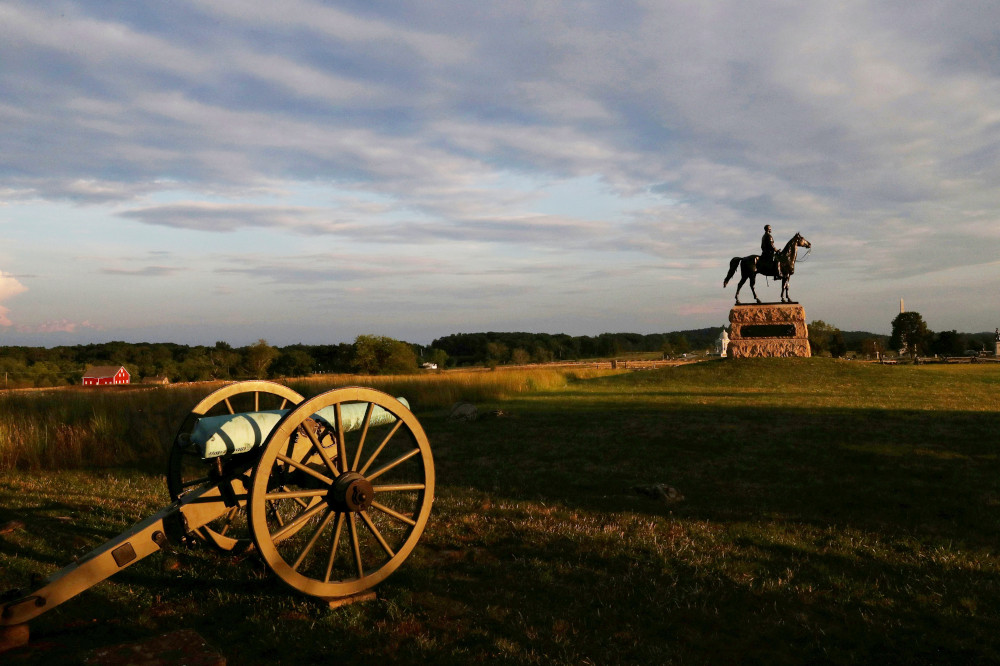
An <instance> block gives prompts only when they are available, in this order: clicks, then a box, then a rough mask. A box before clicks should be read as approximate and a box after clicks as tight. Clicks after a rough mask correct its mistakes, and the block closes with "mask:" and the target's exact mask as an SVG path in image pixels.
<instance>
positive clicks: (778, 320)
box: [728, 303, 812, 358]
mask: <svg viewBox="0 0 1000 666" xmlns="http://www.w3.org/2000/svg"><path fill="white" fill-rule="evenodd" d="M729 324H730V330H729V349H728V355H729V357H730V358H769V357H778V356H812V352H811V351H810V348H809V329H807V328H806V311H805V309H804V308H803V307H802V306H801V305H799V304H798V303H754V304H750V305H737V306H736V307H734V308H733V309H732V310H730V311H729Z"/></svg>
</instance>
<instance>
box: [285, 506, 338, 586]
mask: <svg viewBox="0 0 1000 666" xmlns="http://www.w3.org/2000/svg"><path fill="white" fill-rule="evenodd" d="M332 518H333V510H332V509H330V507H326V515H324V516H323V521H322V522H321V523H320V524H319V527H318V528H316V534H313V536H312V538H311V539H309V543H307V544H306V546H305V548H303V549H302V552H301V553H299V556H298V557H297V558H295V564H293V565H292V570H293V571H298V570H299V566H301V564H302V560H304V559H305V558H306V555H308V554H309V551H310V550H312V548H313V546H315V545H316V541H317V540H318V539H319V535H320V534H322V533H323V530H325V529H326V526H327V525H328V524H329V523H330V520H331V519H332Z"/></svg>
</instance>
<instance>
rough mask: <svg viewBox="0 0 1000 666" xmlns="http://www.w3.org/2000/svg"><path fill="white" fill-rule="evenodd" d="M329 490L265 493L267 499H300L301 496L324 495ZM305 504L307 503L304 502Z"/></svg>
mask: <svg viewBox="0 0 1000 666" xmlns="http://www.w3.org/2000/svg"><path fill="white" fill-rule="evenodd" d="M328 492H329V491H328V490H326V489H325V488H321V489H319V490H288V491H284V492H273V493H268V494H266V495H264V499H266V500H276V499H298V498H300V497H322V496H324V495H326V494H327V493H328ZM303 506H305V503H303Z"/></svg>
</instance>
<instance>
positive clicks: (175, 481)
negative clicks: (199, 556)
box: [167, 381, 302, 551]
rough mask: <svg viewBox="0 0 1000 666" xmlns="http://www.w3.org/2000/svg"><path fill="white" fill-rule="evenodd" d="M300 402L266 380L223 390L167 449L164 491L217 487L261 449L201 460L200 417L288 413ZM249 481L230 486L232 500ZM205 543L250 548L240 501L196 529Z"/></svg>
mask: <svg viewBox="0 0 1000 666" xmlns="http://www.w3.org/2000/svg"><path fill="white" fill-rule="evenodd" d="M300 402H302V396H301V395H299V394H298V393H296V392H295V391H293V390H292V389H290V388H288V387H287V386H283V385H281V384H276V383H274V382H265V381H248V382H237V383H234V384H228V385H226V386H223V387H222V388H220V389H219V390H217V391H215V392H213V393H210V394H209V395H207V396H206V397H205V398H204V399H202V400H201V402H199V403H198V404H197V405H195V406H194V409H192V410H191V413H190V414H188V416H187V417H186V418H185V419H184V422H183V423H182V424H181V427H180V429H179V430H178V431H177V436H176V437H175V438H174V445H173V446H172V447H171V449H170V461H169V463H168V467H167V489H168V490H169V491H170V498H171V499H173V500H176V499H178V498H179V497H180V496H181V495H183V494H184V493H186V492H188V491H189V490H193V489H195V488H200V487H201V486H203V485H205V484H206V483H216V482H217V481H218V479H220V478H222V476H223V475H225V474H226V473H227V472H231V471H232V470H234V469H236V468H237V466H249V467H250V469H252V463H253V460H254V459H256V458H257V457H258V456H260V453H261V451H262V450H263V448H262V447H261V448H258V449H256V450H251V451H249V452H247V453H243V454H236V455H228V456H223V457H221V458H211V459H208V460H206V459H204V458H202V457H201V455H200V454H199V453H198V451H197V450H196V448H197V447H195V446H194V445H192V444H191V440H190V435H191V431H192V430H193V429H194V426H195V423H196V422H197V421H198V419H200V418H201V417H203V416H221V415H224V414H238V413H242V412H257V411H264V410H272V409H291V408H292V407H294V406H295V405H297V404H299V403H300ZM249 483H250V472H249V471H248V472H247V473H246V474H244V475H243V476H242V478H241V480H240V481H238V482H237V483H234V484H233V486H234V490H235V491H236V492H235V493H234V497H235V499H236V500H237V502H240V500H242V502H245V500H246V493H245V492H244V491H243V490H242V489H241V488H240V487H239V486H243V487H244V488H245V487H246V486H248V485H249ZM195 534H196V535H197V536H198V537H200V538H201V539H203V540H204V541H206V542H208V543H210V544H212V545H214V546H215V547H217V548H219V549H221V550H224V551H233V550H235V551H240V550H243V549H245V548H246V547H247V546H249V545H250V543H251V542H250V533H249V527H248V525H247V519H246V511H245V510H244V508H243V505H242V503H238V504H235V505H234V506H232V507H231V508H230V509H229V511H228V512H226V514H225V515H224V516H222V517H220V518H219V519H217V520H215V521H213V522H211V523H209V524H208V525H206V526H205V527H202V528H201V529H199V530H196V531H195Z"/></svg>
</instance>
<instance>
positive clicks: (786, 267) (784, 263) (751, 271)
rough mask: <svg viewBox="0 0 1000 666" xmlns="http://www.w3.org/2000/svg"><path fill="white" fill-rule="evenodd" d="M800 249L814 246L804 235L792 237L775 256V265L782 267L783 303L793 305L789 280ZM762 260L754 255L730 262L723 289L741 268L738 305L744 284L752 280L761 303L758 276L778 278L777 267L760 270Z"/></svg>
mask: <svg viewBox="0 0 1000 666" xmlns="http://www.w3.org/2000/svg"><path fill="white" fill-rule="evenodd" d="M800 247H804V248H811V247H812V245H811V244H810V243H809V241H807V240H806V239H805V238H803V237H802V234H800V233H796V234H795V235H794V236H792V238H791V240H789V241H788V242H787V243H785V247H784V248H783V249H782V250H781V251H779V252H775V254H774V264H775V265H778V264H780V265H781V275H780V277H781V302H782V303H791V302H792V298H791V296H789V295H788V280H789V278H791V277H792V274H793V273H794V272H795V256H796V252H797V249H798V248H800ZM759 260H760V255H758V254H752V255H750V256H749V257H742V258H741V257H733V258H732V260H730V262H729V274H728V275H726V279H725V280H723V281H722V288H723V289H725V288H726V287H728V286H729V281H730V280H732V279H733V276H734V275H735V274H736V267H737V266H739V268H740V283H739V284H738V285H736V304H737V305H739V304H740V289H742V288H743V283H744V282H746V281H747V279H748V278H749V280H750V291H752V292H753V297H754V298H756V299H757V302H758V303H760V299H759V298H757V290H756V289H754V285H755V283H756V282H757V275H764V276H766V277H773V278H778V277H779V276H778V274H777V272H776V271H775V266H761V267H760V270H758V266H757V262H758V261H759Z"/></svg>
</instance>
